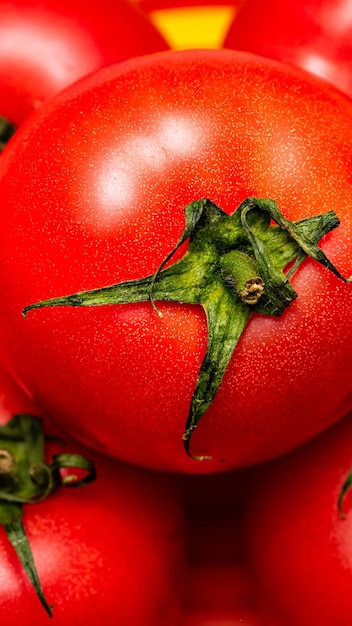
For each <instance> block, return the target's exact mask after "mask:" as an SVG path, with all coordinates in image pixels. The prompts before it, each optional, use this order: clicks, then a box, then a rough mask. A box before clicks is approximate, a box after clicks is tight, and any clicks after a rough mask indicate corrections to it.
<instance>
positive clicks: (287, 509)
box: [243, 415, 352, 626]
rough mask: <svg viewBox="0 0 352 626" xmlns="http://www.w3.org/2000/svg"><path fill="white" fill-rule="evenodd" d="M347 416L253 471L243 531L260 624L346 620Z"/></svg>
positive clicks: (351, 562) (349, 564) (349, 612)
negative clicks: (344, 488) (344, 490)
mask: <svg viewBox="0 0 352 626" xmlns="http://www.w3.org/2000/svg"><path fill="white" fill-rule="evenodd" d="M351 469H352V415H349V416H348V417H347V418H345V419H344V420H343V422H341V423H339V424H338V425H336V426H334V427H333V428H331V429H330V430H329V431H327V432H326V433H324V434H323V435H321V436H320V437H318V438H317V439H316V440H314V441H312V442H311V443H309V444H307V445H305V446H304V447H302V448H301V449H299V450H297V451H296V452H294V453H291V454H290V455H288V456H286V457H284V458H282V459H279V460H277V461H275V462H272V463H271V464H268V465H267V466H262V467H260V468H257V469H256V470H254V471H253V475H252V481H251V483H250V488H249V491H248V497H247V498H246V501H245V509H244V510H245V514H244V519H243V531H244V535H245V544H246V548H247V556H248V560H249V564H250V566H251V570H252V574H253V577H254V585H255V593H256V596H257V599H258V603H259V607H260V609H261V611H262V613H263V615H262V620H263V626H282V624H285V626H311V625H312V624H319V626H332V625H333V624H339V626H349V625H350V624H351V619H352V598H351V584H352V546H351V537H352V498H351V492H350V491H348V492H347V494H346V496H345V499H344V501H343V503H342V504H343V511H344V513H345V516H346V518H345V519H341V517H340V516H339V513H338V499H339V495H340V492H341V489H342V486H343V485H344V483H345V481H346V479H347V477H348V475H349V472H350V471H351Z"/></svg>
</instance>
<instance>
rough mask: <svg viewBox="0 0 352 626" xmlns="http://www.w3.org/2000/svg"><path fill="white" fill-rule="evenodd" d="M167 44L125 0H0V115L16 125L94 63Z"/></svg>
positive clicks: (99, 63) (113, 59)
mask: <svg viewBox="0 0 352 626" xmlns="http://www.w3.org/2000/svg"><path fill="white" fill-rule="evenodd" d="M167 48H168V46H167V44H166V43H165V41H164V40H163V38H162V36H161V35H160V34H159V32H158V31H157V30H156V28H154V27H153V25H152V24H151V23H150V21H149V20H148V19H147V17H146V16H145V15H143V14H142V13H141V12H140V11H138V10H137V9H136V8H135V7H133V6H132V5H131V4H129V3H128V2H126V1H125V0H103V1H102V2H99V3H94V2H84V1H82V0H72V1H70V0H63V1H62V0H44V1H42V2H39V1H37V0H6V1H3V0H2V1H1V2H0V67H1V76H0V115H2V116H5V117H6V118H8V119H9V120H11V121H12V122H13V123H15V124H16V125H18V124H20V123H21V122H22V121H23V120H24V119H25V118H26V117H27V116H28V115H29V113H31V112H32V111H33V110H34V109H37V108H38V107H39V106H40V105H41V104H42V103H43V102H44V101H45V100H46V99H47V98H49V97H51V96H52V95H54V94H55V93H57V92H59V91H61V90H62V89H64V88H65V87H67V86H68V85H70V84H71V83H73V82H74V81H76V80H78V79H79V78H81V77H82V76H85V75H86V74H88V73H90V72H93V71H94V70H96V69H98V68H99V67H102V66H104V65H108V64H109V63H114V62H117V61H122V60H124V59H128V58H130V57H134V56H138V55H142V54H150V53H152V52H156V51H160V50H166V49H167Z"/></svg>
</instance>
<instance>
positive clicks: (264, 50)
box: [224, 0, 352, 96]
mask: <svg viewBox="0 0 352 626" xmlns="http://www.w3.org/2000/svg"><path fill="white" fill-rule="evenodd" d="M351 16H352V4H351V2H349V1H348V2H336V1H335V0H305V1H304V2H295V0H284V1H280V0H271V2H269V3H265V2H261V0H246V2H245V3H244V4H243V6H242V8H241V10H240V11H239V13H238V15H236V19H235V20H234V21H233V22H232V25H231V26H230V29H229V31H228V34H227V37H226V39H225V42H224V46H225V47H226V48H234V49H236V50H247V51H248V52H253V53H255V54H260V55H263V56H265V57H269V58H272V59H277V60H279V61H285V62H286V63H292V64H293V65H295V66H297V67H301V68H302V69H304V70H307V71H309V72H312V73H314V74H317V75H318V76H321V77H322V78H324V79H325V80H328V81H329V82H331V83H332V84H333V85H335V87H338V88H339V89H341V91H343V92H345V93H347V94H348V95H349V96H351V95H352V70H351V60H352V43H351V42H352V22H351Z"/></svg>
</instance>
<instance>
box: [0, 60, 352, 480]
mask: <svg viewBox="0 0 352 626" xmlns="http://www.w3.org/2000/svg"><path fill="white" fill-rule="evenodd" d="M351 122H352V105H351V103H350V101H349V99H347V97H345V96H343V95H342V94H340V93H339V92H337V91H336V90H335V89H333V88H332V87H331V86H329V85H328V84H326V83H325V82H324V81H321V80H319V79H318V78H316V77H314V76H310V75H307V74H305V73H302V72H301V71H300V70H297V69H294V68H291V67H288V66H284V65H281V64H279V63H277V62H275V61H270V60H265V59H262V58H259V57H255V56H254V55H249V54H246V53H239V52H235V51H229V50H207V51H182V52H164V53H159V54H156V55H151V56H145V57H140V58H138V59H133V60H129V61H126V62H124V63H121V64H119V65H115V66H110V67H108V68H104V69H102V70H100V71H99V72H97V73H94V74H92V75H90V76H89V77H86V78H85V79H83V80H82V81H80V82H78V83H76V84H75V85H72V86H71V87H70V88H68V89H67V90H65V92H63V93H61V95H59V96H57V97H56V98H53V99H51V101H50V102H47V103H46V104H44V105H43V106H42V108H41V110H40V111H39V112H38V113H37V115H36V116H33V117H32V118H31V120H30V121H28V123H27V124H26V125H25V126H23V128H22V129H20V130H19V131H18V133H17V135H16V136H15V137H14V138H13V139H12V141H11V142H10V144H9V145H8V148H7V149H6V150H5V152H4V153H3V155H2V156H3V158H2V161H1V172H0V180H1V188H2V211H1V217H0V219H1V228H0V268H1V272H0V298H1V307H0V309H1V315H2V323H3V326H4V330H5V332H4V333H3V336H2V338H1V341H2V344H3V346H2V349H3V351H4V352H5V353H6V354H7V359H8V362H9V365H10V366H11V368H12V370H13V371H14V373H15V375H16V377H17V378H18V379H19V380H20V381H21V382H22V384H23V385H24V387H25V388H27V389H28V390H29V392H30V393H31V395H32V397H33V398H34V400H35V401H36V402H37V403H38V405H39V406H40V407H41V409H42V410H43V411H45V412H46V413H48V414H49V415H52V416H53V417H54V418H55V420H56V421H57V422H58V423H60V424H61V425H62V426H64V427H65V429H67V430H69V431H70V432H71V433H72V434H74V435H75V436H76V437H77V438H79V439H81V440H82V441H83V442H86V443H89V444H90V445H92V446H93V447H95V448H97V449H99V450H100V451H102V452H104V453H106V454H109V455H112V456H115V457H117V458H120V459H122V460H127V461H129V462H133V463H136V464H138V465H141V466H146V467H150V468H155V469H162V470H168V471H169V470H170V471H177V472H186V473H212V472H221V471H224V470H229V469H233V468H238V467H241V466H245V465H250V464H253V463H258V462H260V461H263V460H265V459H269V458H272V457H275V456H277V455H279V454H282V453H284V452H286V451H288V450H290V449H292V448H294V447H295V446H297V445H299V444H301V443H303V442H304V441H306V440H308V439H309V438H311V437H312V436H314V435H315V434H317V433H318V432H321V431H322V430H324V429H325V428H327V427H328V426H329V425H331V424H332V423H334V422H336V421H338V420H339V419H341V418H342V417H343V416H344V415H345V414H346V412H347V411H348V410H349V409H350V404H351V377H350V374H349V372H350V369H351V367H350V366H352V362H351V359H352V350H351V343H352V327H351V324H349V320H350V310H351V304H352V286H351V285H350V284H349V283H348V277H349V276H350V275H351V273H352V258H351V246H350V241H351V236H352V211H351V197H352V195H351V191H352V183H351V177H350V163H351V154H352V123H351ZM19 176H20V180H21V183H20V184H19V183H18V180H19ZM39 308H40V310H39ZM22 311H24V312H25V313H26V314H27V319H24V318H23V315H22ZM44 364H45V366H44Z"/></svg>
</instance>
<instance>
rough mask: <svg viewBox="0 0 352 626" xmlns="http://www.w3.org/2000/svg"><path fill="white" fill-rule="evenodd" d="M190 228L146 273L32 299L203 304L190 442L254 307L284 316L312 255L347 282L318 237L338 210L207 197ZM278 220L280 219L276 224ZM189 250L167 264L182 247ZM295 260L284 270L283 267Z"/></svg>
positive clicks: (194, 209) (50, 303)
mask: <svg viewBox="0 0 352 626" xmlns="http://www.w3.org/2000/svg"><path fill="white" fill-rule="evenodd" d="M185 222H186V223H185V228H184V231H183V233H182V234H181V236H180V239H179V240H178V242H177V243H176V245H175V247H174V248H173V250H171V252H170V253H169V254H168V255H167V256H166V258H165V259H164V260H163V262H162V263H161V264H160V266H159V268H158V269H157V270H156V272H155V273H154V274H153V275H151V276H147V277H145V278H141V279H137V280H132V281H127V282H122V283H117V284H114V285H110V286H107V287H102V288H99V289H93V290H90V291H82V292H77V293H74V294H71V295H67V296H60V297H55V298H50V299H47V300H42V301H40V302H37V303H34V304H30V305H28V306H26V307H25V308H24V310H23V315H24V317H25V316H26V315H27V313H28V312H29V311H30V310H32V309H37V308H43V307H56V306H100V305H108V304H110V305H116V304H127V303H133V302H143V301H147V300H150V302H151V304H152V305H153V307H154V309H155V310H156V311H157V312H158V314H159V315H160V312H159V310H158V308H157V306H156V304H155V302H156V301H158V300H159V301H165V302H180V303H186V304H197V305H201V306H202V307H203V309H204V311H205V313H206V318H207V327H208V342H207V349H206V354H205V357H204V360H203V362H202V365H201V368H200V372H199V376H198V380H197V383H196V387H195V390H194V394H193V397H192V401H191V405H190V410H189V414H188V417H187V421H186V426H185V431H184V434H183V441H184V447H185V451H186V453H187V454H188V455H189V456H191V457H193V458H194V459H197V460H205V459H208V458H210V457H209V456H207V455H198V456H196V455H193V454H192V453H191V452H190V440H191V436H192V433H193V432H194V429H195V428H196V427H197V425H198V423H199V421H200V419H201V418H202V417H203V415H204V413H205V412H206V411H207V409H208V408H209V407H210V405H211V404H212V402H213V400H214V397H215V395H216V393H217V391H218V389H219V386H220V383H221V381H222V379H223V376H224V374H225V371H226V369H227V367H228V364H229V362H230V360H231V358H232V355H233V353H234V351H235V348H236V346H237V343H238V341H239V339H240V337H241V335H242V333H243V332H244V330H245V327H246V325H247V323H248V321H249V319H250V316H251V315H252V313H260V314H265V315H272V316H280V315H281V314H282V313H283V311H284V310H285V309H286V308H287V307H288V306H289V305H290V303H291V302H292V301H293V300H294V299H295V298H297V293H296V292H295V290H294V289H293V287H292V285H291V284H290V282H289V278H290V277H291V276H292V274H293V272H294V271H296V269H297V268H298V267H299V265H300V264H301V263H302V262H303V261H304V259H305V258H306V257H307V256H309V257H311V258H312V259H314V260H315V261H317V262H318V263H320V264H322V265H323V266H324V267H326V268H327V269H329V270H330V271H332V272H333V273H334V274H335V275H336V276H337V277H338V278H340V279H341V280H343V281H345V282H347V281H349V280H350V279H345V278H344V277H343V276H342V274H341V273H340V272H339V271H338V270H337V269H336V267H335V266H334V265H333V264H332V263H331V261H330V260H329V259H328V258H327V257H326V256H325V254H324V252H323V251H322V250H321V248H319V247H318V245H317V243H318V242H319V241H320V239H321V238H322V237H323V236H324V235H326V234H327V233H328V232H330V231H331V230H333V229H334V228H336V227H337V226H338V225H339V220H338V218H337V217H336V215H335V213H334V212H333V211H328V212H327V213H325V214H323V215H318V216H314V217H311V218H306V219H304V220H299V221H297V222H291V221H289V220H288V219H286V218H285V217H284V216H283V215H282V214H281V212H280V210H279V209H278V206H277V204H276V202H275V201H274V200H270V199H267V198H247V199H246V200H244V202H242V203H241V205H240V206H239V207H238V209H237V210H236V211H234V212H233V213H232V214H231V215H229V214H227V213H225V212H224V211H223V210H222V209H221V208H219V207H218V206H216V204H214V203H213V202H212V201H211V200H209V199H207V198H203V199H201V200H196V201H195V202H191V203H190V204H188V205H187V206H186V208H185ZM273 222H274V223H276V225H274V224H273ZM186 241H188V250H187V251H186V253H185V254H184V256H183V257H182V258H181V259H180V260H178V261H177V262H175V263H173V264H171V265H168V267H165V266H166V265H167V264H168V263H169V261H171V259H172V257H173V255H174V254H175V252H176V251H177V250H178V249H179V247H180V246H181V245H182V244H184V243H185V242H186ZM291 262H293V267H292V268H291V270H290V271H289V272H288V273H287V274H285V272H284V270H285V268H286V266H287V265H288V264H289V263H291Z"/></svg>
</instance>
